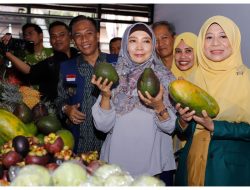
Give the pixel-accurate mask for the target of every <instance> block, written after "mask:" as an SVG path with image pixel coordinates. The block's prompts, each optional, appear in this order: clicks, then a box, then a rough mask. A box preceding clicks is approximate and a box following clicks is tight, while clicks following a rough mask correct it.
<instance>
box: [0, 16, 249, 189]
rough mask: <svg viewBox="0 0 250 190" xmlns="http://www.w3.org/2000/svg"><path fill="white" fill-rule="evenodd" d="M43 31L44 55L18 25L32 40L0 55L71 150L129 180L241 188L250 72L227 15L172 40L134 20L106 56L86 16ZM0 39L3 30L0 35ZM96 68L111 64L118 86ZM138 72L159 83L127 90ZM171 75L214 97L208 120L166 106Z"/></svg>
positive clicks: (31, 31)
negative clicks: (52, 113)
mask: <svg viewBox="0 0 250 190" xmlns="http://www.w3.org/2000/svg"><path fill="white" fill-rule="evenodd" d="M49 35H50V43H51V46H52V48H51V49H48V48H44V47H43V45H42V42H43V35H42V30H41V28H40V27H39V26H38V25H36V24H31V23H29V24H26V25H24V27H23V37H24V39H26V40H29V41H33V42H34V52H33V53H32V54H31V53H29V54H27V55H25V56H24V57H23V58H20V57H17V56H16V55H14V54H13V53H12V52H11V51H6V52H5V55H4V56H5V57H6V58H7V59H9V60H10V61H11V62H12V64H13V68H12V69H14V70H16V72H21V73H22V74H23V76H24V77H25V80H23V81H22V79H20V83H22V84H25V85H35V86H34V87H38V89H39V91H40V92H41V94H42V98H43V99H45V100H48V101H50V102H53V103H54V104H55V105H56V107H57V110H58V112H57V113H58V117H59V118H60V119H61V121H62V122H63V123H64V124H65V126H66V127H67V128H68V129H69V130H70V131H71V132H72V134H73V136H74V138H75V147H74V152H75V153H81V152H88V151H93V150H97V151H98V152H100V159H101V160H104V161H106V162H108V163H110V164H117V165H119V166H121V168H123V169H124V170H126V171H128V172H129V173H130V174H131V175H132V176H135V177H136V176H139V175H143V174H147V175H151V176H157V177H159V178H160V179H161V180H162V181H164V182H165V184H166V185H167V186H173V185H176V186H219V185H220V186H245V185H250V180H249V179H250V172H249V171H250V170H249V168H250V149H248V147H249V146H250V111H249V109H248V108H249V106H250V100H249V97H250V90H249V89H248V88H247V86H249V85H250V84H249V83H250V73H249V69H248V68H247V66H246V65H244V63H243V61H242V58H241V50H240V46H241V34H240V29H239V28H238V26H237V25H236V23H235V22H234V21H232V20H231V19H230V18H227V17H224V16H213V17H211V18H208V19H207V20H206V21H205V22H204V24H203V25H202V26H201V29H200V31H199V34H198V35H196V34H194V33H191V32H184V33H181V34H176V32H175V27H174V25H173V24H172V23H169V22H167V21H159V22H155V23H153V24H152V26H148V25H146V24H144V23H140V22H138V23H135V24H132V25H130V26H129V27H128V28H127V29H126V30H125V32H124V34H123V36H122V37H115V38H113V39H111V40H110V44H109V45H110V46H109V49H110V54H108V53H104V52H101V50H100V48H99V41H100V33H99V30H98V27H97V23H96V21H95V20H94V19H93V18H89V17H85V16H82V15H79V16H76V17H74V18H73V19H72V20H71V21H70V23H69V26H68V25H67V24H65V23H63V22H61V21H55V22H53V23H51V24H50V25H49ZM10 40H11V35H10V34H6V35H4V36H3V37H2V38H1V41H2V42H3V43H4V44H8V43H9V41H10ZM71 40H73V42H74V44H75V48H73V47H70V43H71ZM101 62H108V63H110V64H112V65H113V66H114V67H115V69H116V71H117V73H118V76H119V84H118V85H116V86H113V82H112V81H111V82H109V81H108V80H107V79H104V80H103V79H102V77H99V78H97V76H95V75H94V68H95V67H96V66H97V65H98V64H100V63H101ZM145 68H151V69H152V70H153V71H154V73H155V74H156V76H157V77H158V79H159V82H160V90H159V92H158V94H157V95H156V96H151V95H150V94H149V93H148V92H146V94H144V95H143V93H142V92H141V91H140V90H138V89H137V81H138V79H139V77H140V75H141V74H142V72H143V71H144V69H145ZM178 79H184V80H188V81H190V82H192V83H194V84H195V85H197V86H199V87H200V88H202V89H204V90H205V91H206V92H208V93H209V94H210V95H211V96H212V97H213V98H215V100H216V101H217V102H218V105H219V107H220V111H219V113H218V115H217V116H216V117H215V118H211V117H209V115H208V114H207V111H206V110H205V109H204V110H202V115H201V116H200V115H196V112H195V110H191V109H190V108H189V107H185V106H183V105H181V103H180V102H173V101H172V100H171V99H170V96H169V89H168V86H169V83H170V82H172V81H174V80H178ZM27 81H28V83H27Z"/></svg>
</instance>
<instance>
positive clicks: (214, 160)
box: [175, 16, 250, 186]
mask: <svg viewBox="0 0 250 190" xmlns="http://www.w3.org/2000/svg"><path fill="white" fill-rule="evenodd" d="M240 43H241V35H240V30H239V28H238V26H237V25H236V24H235V23H234V22H233V21H232V20H230V19H229V18H227V17H224V16H214V17H211V18H209V19H208V20H207V21H205V23H204V24H203V25H202V27H201V30H200V33H199V35H198V38H197V57H198V63H199V64H198V67H197V69H196V71H195V72H194V73H193V75H192V76H191V77H190V78H189V80H190V81H191V82H192V83H194V84H196V85H198V86H199V87H200V88H202V89H204V90H206V91H207V92H208V93H209V94H210V95H211V96H212V97H213V98H215V100H216V101H217V102H218V104H219V107H220V111H219V114H218V115H217V116H216V117H215V118H213V119H212V118H211V117H209V116H208V114H207V112H206V110H203V112H202V116H198V114H196V113H195V112H194V111H192V110H189V108H188V107H186V108H182V107H180V105H179V104H178V105H177V106H176V109H177V110H178V112H179V114H180V116H179V118H178V120H177V122H176V124H177V125H176V127H177V129H178V130H179V131H180V132H182V133H183V134H184V135H185V136H186V139H187V143H186V145H185V147H184V148H183V150H182V152H181V153H180V157H179V162H178V169H177V172H176V178H175V179H176V185H190V186H203V185H205V186H219V185H220V186H242V185H248V186H249V185H250V181H249V179H250V175H249V169H248V168H249V167H250V149H249V146H250V135H249V134H250V117H249V116H250V110H249V107H250V100H249V97H250V90H249V88H246V87H248V86H250V72H249V69H248V68H247V67H246V66H245V65H244V64H243V62H242V59H241V51H240Z"/></svg>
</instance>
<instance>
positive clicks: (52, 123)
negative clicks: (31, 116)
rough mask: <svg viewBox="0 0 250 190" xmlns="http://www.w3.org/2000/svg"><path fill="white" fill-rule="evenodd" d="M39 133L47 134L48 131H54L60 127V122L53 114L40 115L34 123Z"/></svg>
mask: <svg viewBox="0 0 250 190" xmlns="http://www.w3.org/2000/svg"><path fill="white" fill-rule="evenodd" d="M36 126H37V129H38V132H39V133H42V134H44V135H48V134H50V133H55V132H56V131H58V130H59V129H61V128H62V125H61V122H60V121H59V120H58V119H57V117H56V116H54V115H47V116H43V117H41V118H40V119H39V120H38V121H37V123H36Z"/></svg>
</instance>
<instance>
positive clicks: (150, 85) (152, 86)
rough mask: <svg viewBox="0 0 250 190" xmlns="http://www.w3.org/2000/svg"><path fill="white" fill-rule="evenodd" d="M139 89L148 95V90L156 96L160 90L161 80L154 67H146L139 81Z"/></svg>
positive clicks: (144, 94)
mask: <svg viewBox="0 0 250 190" xmlns="http://www.w3.org/2000/svg"><path fill="white" fill-rule="evenodd" d="M137 89H138V90H140V91H141V93H142V95H143V96H146V93H145V92H146V91H148V93H149V94H150V95H151V96H152V97H155V96H156V95H157V94H158V93H159V91H160V80H159V79H158V77H157V76H156V75H155V73H154V71H153V69H151V68H145V69H144V71H143V72H142V74H141V75H140V77H139V79H138V81H137Z"/></svg>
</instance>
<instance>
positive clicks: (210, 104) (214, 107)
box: [168, 80, 220, 118]
mask: <svg viewBox="0 0 250 190" xmlns="http://www.w3.org/2000/svg"><path fill="white" fill-rule="evenodd" d="M168 88H169V94H170V97H171V98H172V99H173V100H174V102H176V103H180V104H181V106H182V107H189V108H190V110H195V113H196V115H198V116H202V113H201V112H202V110H206V112H207V114H208V115H209V116H210V117H211V118H214V117H216V116H217V114H218V113H219V111H220V108H219V105H218V103H217V102H216V100H215V99H214V98H213V97H212V96H211V95H209V94H208V93H207V92H206V91H205V90H203V89H202V88H200V87H198V86H196V85H195V84H193V83H191V82H189V81H187V80H174V81H172V82H171V83H170V84H169V87H168Z"/></svg>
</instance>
